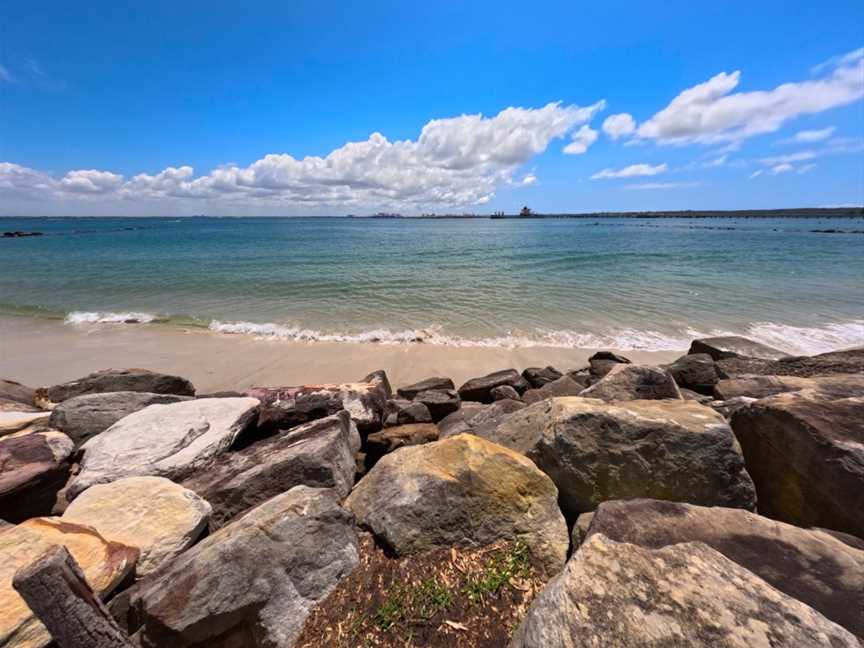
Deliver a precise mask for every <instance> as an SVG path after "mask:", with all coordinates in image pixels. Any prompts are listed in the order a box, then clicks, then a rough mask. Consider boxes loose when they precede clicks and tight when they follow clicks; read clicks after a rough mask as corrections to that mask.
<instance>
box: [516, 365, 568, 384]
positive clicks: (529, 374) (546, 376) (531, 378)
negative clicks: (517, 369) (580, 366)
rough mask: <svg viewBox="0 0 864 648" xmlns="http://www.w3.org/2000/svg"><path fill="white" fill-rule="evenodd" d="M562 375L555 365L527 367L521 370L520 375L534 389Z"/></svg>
mask: <svg viewBox="0 0 864 648" xmlns="http://www.w3.org/2000/svg"><path fill="white" fill-rule="evenodd" d="M563 375H564V374H562V373H561V372H560V371H558V370H557V369H556V368H555V367H528V368H527V369H525V371H523V372H522V377H523V378H524V379H525V380H527V381H528V384H529V385H530V386H531V387H532V388H534V389H538V388H539V387H542V386H543V385H545V384H546V383H550V382H552V381H553V380H558V379H559V378H560V377H561V376H563Z"/></svg>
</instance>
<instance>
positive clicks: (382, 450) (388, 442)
mask: <svg viewBox="0 0 864 648" xmlns="http://www.w3.org/2000/svg"><path fill="white" fill-rule="evenodd" d="M437 440H438V426H437V425H435V424H434V423H409V424H408V425H397V426H396V427H390V428H384V429H383V430H381V431H380V432H373V433H372V434H370V435H369V436H368V437H366V457H365V463H366V466H369V467H371V466H372V465H374V464H375V463H376V462H377V461H378V460H379V459H380V458H381V457H383V456H384V455H385V454H388V453H390V452H393V451H394V450H398V449H399V448H403V447H405V446H412V445H422V444H424V443H430V442H431V441H437Z"/></svg>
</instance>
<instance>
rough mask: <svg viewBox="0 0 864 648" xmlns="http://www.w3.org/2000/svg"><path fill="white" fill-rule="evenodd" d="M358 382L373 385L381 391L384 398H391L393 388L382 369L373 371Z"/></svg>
mask: <svg viewBox="0 0 864 648" xmlns="http://www.w3.org/2000/svg"><path fill="white" fill-rule="evenodd" d="M360 382H364V383H370V384H372V385H375V386H376V387H378V388H379V389H380V390H381V391H382V392H383V394H384V397H385V398H393V388H392V387H391V386H390V379H389V378H388V377H387V372H386V371H384V370H383V369H378V370H377V371H373V372H372V373H370V374H369V375H368V376H365V377H364V378H363V379H362V380H361V381H360Z"/></svg>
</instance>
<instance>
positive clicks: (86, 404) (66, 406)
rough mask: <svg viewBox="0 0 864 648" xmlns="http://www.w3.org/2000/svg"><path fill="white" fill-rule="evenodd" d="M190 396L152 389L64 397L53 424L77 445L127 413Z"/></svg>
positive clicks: (51, 422) (50, 421) (105, 428)
mask: <svg viewBox="0 0 864 648" xmlns="http://www.w3.org/2000/svg"><path fill="white" fill-rule="evenodd" d="M188 398H189V397H188V396H175V395H173V394H152V393H149V392H131V391H124V392H105V393H101V394H84V395H83V396H75V397H73V398H69V399H67V400H64V401H63V402H62V403H60V404H59V405H57V407H55V408H54V409H53V410H52V411H51V418H50V419H49V421H48V422H49V425H51V427H55V428H57V429H58V430H60V431H61V432H63V433H64V434H66V435H67V436H68V437H69V438H70V439H72V441H74V442H75V445H76V446H80V445H81V444H82V443H84V442H85V441H86V440H87V439H89V438H91V437H94V436H96V435H97V434H100V433H102V432H104V431H105V430H107V429H108V428H109V427H111V426H112V425H114V424H115V423H116V422H117V421H119V420H120V419H121V418H123V417H124V416H128V415H129V414H132V413H133V412H137V411H138V410H142V409H144V408H145V407H147V406H148V405H157V404H161V405H164V404H166V403H176V402H178V401H181V400H188Z"/></svg>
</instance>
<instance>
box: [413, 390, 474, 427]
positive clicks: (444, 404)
mask: <svg viewBox="0 0 864 648" xmlns="http://www.w3.org/2000/svg"><path fill="white" fill-rule="evenodd" d="M414 401H415V402H417V403H422V404H423V405H425V406H426V409H428V410H429V415H430V416H431V417H432V420H433V421H434V422H436V423H437V422H438V421H440V420H441V419H443V418H444V417H445V416H447V415H448V414H452V413H453V412H455V411H456V410H458V409H459V407H460V406H461V405H462V400H461V399H460V398H459V394H457V393H456V391H455V390H453V389H430V390H428V391H423V392H420V393H419V394H417V395H416V396H415V397H414Z"/></svg>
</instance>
